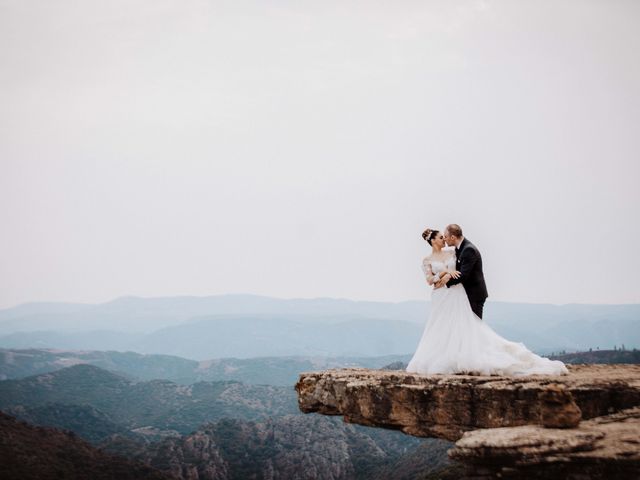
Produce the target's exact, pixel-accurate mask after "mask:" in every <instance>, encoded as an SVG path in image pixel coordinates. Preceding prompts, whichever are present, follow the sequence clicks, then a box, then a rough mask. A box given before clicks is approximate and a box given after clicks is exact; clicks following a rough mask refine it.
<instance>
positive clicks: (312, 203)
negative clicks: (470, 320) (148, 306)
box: [0, 0, 640, 308]
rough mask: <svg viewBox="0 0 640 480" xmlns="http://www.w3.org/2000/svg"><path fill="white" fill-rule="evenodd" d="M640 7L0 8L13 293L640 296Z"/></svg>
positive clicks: (3, 283) (2, 262) (608, 2)
mask: <svg viewBox="0 0 640 480" xmlns="http://www.w3.org/2000/svg"><path fill="white" fill-rule="evenodd" d="M638 25H640V2H638V1H635V0H629V1H617V0H601V1H569V0H563V1H560V2H559V1H555V0H554V1H539V0H535V1H534V0H532V1H515V0H505V1H452V0H443V1H431V2H428V1H403V0H394V1H385V2H376V1H371V0H368V1H362V2H355V1H345V0H338V1H316V2H311V1H300V0H295V1H294V0H291V1H266V0H263V1H255V2H251V1H244V0H232V1H225V2H222V1H214V0H211V1H204V0H108V1H98V0H56V1H50V0H0V105H1V107H0V162H1V163H0V225H1V232H0V308H5V307H10V306H13V305H16V304H18V303H22V302H28V301H74V302H103V301H108V300H110V299H112V298H114V297H117V296H121V295H140V296H164V295H215V294H224V293H255V294H262V295H270V296H277V297H285V298H290V297H343V298H351V299H356V300H358V299H362V300H384V301H400V300H408V299H427V298H428V297H429V291H428V289H427V286H426V285H425V283H424V279H423V277H422V271H421V268H420V265H421V259H422V257H423V256H424V255H426V254H427V253H428V251H429V250H430V249H429V248H428V245H426V243H425V242H424V241H423V240H422V238H421V236H420V234H421V232H422V231H423V230H424V229H425V228H426V227H432V228H434V227H435V228H438V227H444V226H445V225H446V224H447V223H450V222H456V223H459V224H460V225H461V226H462V227H463V230H464V233H465V235H466V236H467V237H468V238H469V239H470V240H471V241H473V242H474V243H475V244H476V246H477V247H478V248H479V249H480V251H481V253H482V255H483V259H484V263H485V275H486V278H487V284H488V288H489V295H490V298H489V300H500V301H514V302H536V303H542V302H544V303H560V304H563V303H627V302H634V303H635V302H640V249H639V248H637V242H638V238H639V237H640V215H639V214H638V209H639V207H640V193H639V192H640V189H639V188H638V182H639V180H640V54H639V52H640V28H638Z"/></svg>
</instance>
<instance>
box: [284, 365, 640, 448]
mask: <svg viewBox="0 0 640 480" xmlns="http://www.w3.org/2000/svg"><path fill="white" fill-rule="evenodd" d="M568 368H569V369H570V374H569V375H565V376H550V375H531V376H527V377H499V376H470V375H430V376H423V375H415V374H409V373H405V372H401V371H382V370H367V369H340V370H327V371H324V372H312V373H303V374H301V375H300V380H299V381H298V383H297V384H296V391H297V392H298V406H299V407H300V410H302V411H303V412H305V413H310V412H318V413H322V414H325V415H343V416H344V420H345V421H346V422H349V423H359V424H361V425H368V426H378V427H385V428H393V429H399V430H402V431H403V432H405V433H408V434H410V435H415V436H420V437H437V438H443V439H446V440H454V441H455V440H458V439H459V438H460V437H461V436H462V434H463V433H464V432H466V431H469V430H476V429H479V428H499V427H514V426H520V425H527V424H534V425H536V424H539V423H540V421H541V420H540V417H541V405H542V403H543V401H542V400H541V399H540V396H541V395H543V394H544V393H545V392H546V391H547V389H551V388H553V389H556V388H558V386H561V387H562V388H563V390H566V392H568V393H570V394H571V397H572V399H573V401H574V402H575V404H576V406H577V407H579V409H580V411H581V418H582V419H589V418H594V417H598V416H602V415H607V414H609V413H612V412H616V411H620V410H623V409H625V408H630V407H634V406H636V405H640V365H570V366H568Z"/></svg>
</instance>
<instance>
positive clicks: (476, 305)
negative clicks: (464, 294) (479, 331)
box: [469, 300, 484, 318]
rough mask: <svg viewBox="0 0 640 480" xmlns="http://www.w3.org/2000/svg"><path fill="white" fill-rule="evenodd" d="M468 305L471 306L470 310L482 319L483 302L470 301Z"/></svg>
mask: <svg viewBox="0 0 640 480" xmlns="http://www.w3.org/2000/svg"><path fill="white" fill-rule="evenodd" d="M469 304H470V305H471V310H473V313H475V314H476V315H477V316H479V317H480V318H482V310H483V309H484V300H482V301H480V302H478V301H476V300H470V301H469Z"/></svg>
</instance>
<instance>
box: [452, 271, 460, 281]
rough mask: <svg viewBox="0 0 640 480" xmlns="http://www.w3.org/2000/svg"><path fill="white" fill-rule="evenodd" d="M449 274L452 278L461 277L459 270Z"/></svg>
mask: <svg viewBox="0 0 640 480" xmlns="http://www.w3.org/2000/svg"><path fill="white" fill-rule="evenodd" d="M449 275H451V278H453V279H458V278H460V272H459V271H457V270H456V271H454V272H451V273H450V274H449Z"/></svg>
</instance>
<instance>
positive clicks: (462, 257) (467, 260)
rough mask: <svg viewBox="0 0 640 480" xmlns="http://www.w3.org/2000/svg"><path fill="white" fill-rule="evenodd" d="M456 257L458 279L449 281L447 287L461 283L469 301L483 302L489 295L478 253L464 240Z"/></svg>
mask: <svg viewBox="0 0 640 480" xmlns="http://www.w3.org/2000/svg"><path fill="white" fill-rule="evenodd" d="M456 257H457V258H456V270H458V271H459V272H460V277H459V278H457V279H454V278H452V279H451V280H449V283H447V287H450V286H452V285H457V284H459V283H461V284H462V285H463V286H464V289H465V291H466V292H467V297H469V300H475V301H476V302H483V301H484V300H485V299H486V298H487V297H488V296H489V294H488V293H487V285H486V284H485V283H484V273H483V272H482V257H481V256H480V252H479V251H478V249H477V248H476V246H475V245H474V244H473V243H471V242H470V241H469V240H467V239H466V238H465V239H464V240H462V243H461V244H460V247H459V248H458V250H457V252H456Z"/></svg>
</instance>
